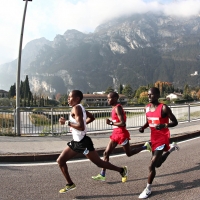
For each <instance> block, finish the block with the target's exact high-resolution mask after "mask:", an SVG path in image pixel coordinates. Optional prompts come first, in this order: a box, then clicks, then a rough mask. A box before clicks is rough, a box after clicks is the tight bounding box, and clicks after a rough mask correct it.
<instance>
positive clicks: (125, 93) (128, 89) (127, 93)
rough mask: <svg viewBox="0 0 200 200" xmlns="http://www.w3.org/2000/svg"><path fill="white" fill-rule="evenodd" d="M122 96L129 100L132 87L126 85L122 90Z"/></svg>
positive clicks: (131, 95) (131, 94)
mask: <svg viewBox="0 0 200 200" xmlns="http://www.w3.org/2000/svg"><path fill="white" fill-rule="evenodd" d="M122 94H124V95H125V96H127V97H128V98H129V99H130V98H132V97H133V89H132V87H131V86H130V85H129V84H127V85H125V86H124V89H123V90H122Z"/></svg>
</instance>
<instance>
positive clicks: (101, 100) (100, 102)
mask: <svg viewBox="0 0 200 200" xmlns="http://www.w3.org/2000/svg"><path fill="white" fill-rule="evenodd" d="M127 101H128V99H127V97H126V96H125V95H122V94H119V102H120V104H122V105H126V104H127ZM82 102H83V103H84V104H86V105H88V106H108V102H107V94H83V100H82Z"/></svg>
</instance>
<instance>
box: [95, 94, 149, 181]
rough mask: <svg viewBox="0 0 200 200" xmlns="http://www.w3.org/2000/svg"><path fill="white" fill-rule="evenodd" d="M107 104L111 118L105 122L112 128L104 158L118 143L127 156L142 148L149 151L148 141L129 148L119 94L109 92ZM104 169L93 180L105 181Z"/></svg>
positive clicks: (123, 179) (105, 158)
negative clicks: (110, 110) (142, 144)
mask: <svg viewBox="0 0 200 200" xmlns="http://www.w3.org/2000/svg"><path fill="white" fill-rule="evenodd" d="M107 98H108V104H109V105H111V106H112V113H111V118H112V120H109V119H106V123H107V124H108V125H111V126H112V128H113V132H112V135H111V136H110V142H109V143H108V146H107V148H106V150H105V152H104V160H105V161H109V156H110V154H111V153H112V151H113V150H114V149H115V147H116V146H117V145H118V144H120V145H122V147H123V149H124V151H125V152H126V155H127V156H128V157H130V156H132V155H134V154H137V153H139V152H140V151H142V150H149V151H151V146H150V144H149V143H148V142H146V143H145V145H144V146H142V147H139V148H135V149H131V147H130V144H129V140H130V134H129V132H128V130H127V129H126V114H125V112H124V110H123V108H122V106H121V105H120V104H119V103H118V99H119V95H118V94H117V93H116V92H111V93H109V94H108V96H107ZM105 174H106V169H104V168H103V169H102V170H101V172H100V174H98V175H97V176H92V178H93V179H94V180H100V181H105ZM126 180H127V177H122V182H126Z"/></svg>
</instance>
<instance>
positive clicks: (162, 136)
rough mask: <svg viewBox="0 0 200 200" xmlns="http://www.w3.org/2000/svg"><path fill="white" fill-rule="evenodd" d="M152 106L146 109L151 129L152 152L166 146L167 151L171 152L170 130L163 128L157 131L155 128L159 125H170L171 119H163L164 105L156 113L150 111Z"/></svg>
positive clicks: (160, 105)
mask: <svg viewBox="0 0 200 200" xmlns="http://www.w3.org/2000/svg"><path fill="white" fill-rule="evenodd" d="M150 105H151V104H148V105H147V107H146V117H147V121H148V124H149V128H150V129H151V145H152V150H153V151H154V150H155V149H156V148H157V147H159V146H161V145H163V144H165V149H164V150H165V151H167V150H169V148H170V147H169V138H170V132H169V129H168V128H163V129H161V130H157V129H156V128H155V126H156V125H158V124H165V123H166V124H168V123H169V118H168V117H165V118H162V107H163V104H162V103H160V104H159V105H158V107H157V108H156V110H155V111H153V112H151V111H150Z"/></svg>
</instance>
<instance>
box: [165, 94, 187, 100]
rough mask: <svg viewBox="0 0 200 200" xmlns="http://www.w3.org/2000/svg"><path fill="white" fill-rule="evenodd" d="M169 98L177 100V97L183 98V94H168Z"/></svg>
mask: <svg viewBox="0 0 200 200" xmlns="http://www.w3.org/2000/svg"><path fill="white" fill-rule="evenodd" d="M166 98H167V99H170V101H171V100H175V99H182V98H183V95H182V94H181V93H171V94H169V95H167V96H166Z"/></svg>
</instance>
